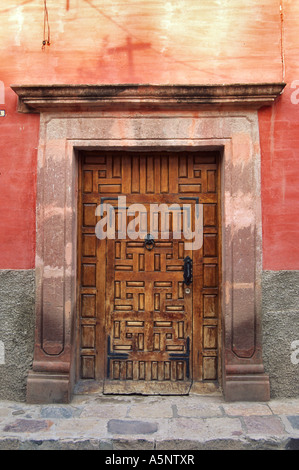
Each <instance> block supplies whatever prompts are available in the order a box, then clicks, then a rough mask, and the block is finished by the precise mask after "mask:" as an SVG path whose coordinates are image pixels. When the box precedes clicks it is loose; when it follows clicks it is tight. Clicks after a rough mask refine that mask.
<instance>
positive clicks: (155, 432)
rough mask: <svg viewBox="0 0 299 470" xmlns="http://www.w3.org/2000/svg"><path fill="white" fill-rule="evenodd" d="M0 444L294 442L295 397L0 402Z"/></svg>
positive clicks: (110, 446)
mask: <svg viewBox="0 0 299 470" xmlns="http://www.w3.org/2000/svg"><path fill="white" fill-rule="evenodd" d="M0 449H5V450H12V449H20V450H23V449H24V450H31V449H39V450H43V449H44V450H46V449H50V450H55V449H59V450H64V449H69V450H72V449H76V450H80V449H86V450H89V449H100V450H117V449H119V450H121V449H122V450H135V449H136V450H137V449H140V450H147V449H148V450H152V449H156V450H179V449H180V450H201V449H205V450H211V449H217V450H218V449H219V450H220V449H227V450H230V449H233V450H237V449H242V450H243V449H244V450H246V449H250V450H252V449H256V450H259V449H267V450H268V449H282V450H283V449H294V450H297V449H299V399H289V400H287V399H285V400H272V401H270V402H267V403H245V402H237V403H227V402H225V401H224V399H223V398H222V397H220V396H199V395H191V396H185V397H182V396H177V397H175V396H169V397H165V396H164V397H158V396H112V395H111V396H103V395H98V396H97V395H89V396H87V395H77V396H75V397H74V399H73V400H72V402H71V403H70V404H69V405H28V404H25V403H18V402H8V401H3V402H0Z"/></svg>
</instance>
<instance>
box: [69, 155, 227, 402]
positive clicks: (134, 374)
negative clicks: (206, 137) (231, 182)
mask: <svg viewBox="0 0 299 470" xmlns="http://www.w3.org/2000/svg"><path fill="white" fill-rule="evenodd" d="M80 166H81V168H80V178H79V183H80V211H79V255H78V271H79V279H78V283H79V298H78V300H79V302H78V304H79V322H80V325H79V327H80V348H79V349H80V376H81V378H82V379H95V380H100V381H104V384H105V385H104V387H106V390H108V391H109V390H110V388H109V387H112V388H111V390H113V391H116V393H117V391H118V390H119V391H120V392H121V393H123V392H124V393H126V392H129V393H134V391H136V392H138V391H139V390H142V391H148V392H149V393H151V390H155V391H156V393H172V392H173V393H184V390H186V387H188V386H190V383H191V382H192V381H197V382H210V381H216V380H217V379H218V352H219V347H218V343H219V341H218V337H219V317H220V312H219V200H218V198H219V194H220V191H219V174H218V153H217V152H120V151H114V152H111V151H109V152H108V151H107V152H105V151H93V152H90V151H89V152H82V153H81V159H80ZM119 196H122V197H124V196H125V198H126V199H125V201H126V207H125V209H126V210H125V211H123V210H122V211H120V209H119V206H118V201H119V200H118V199H117V198H118V197H119ZM103 201H105V202H106V203H107V204H109V205H110V206H112V207H113V214H114V217H115V219H114V229H115V231H114V238H107V237H106V238H104V239H99V238H98V237H97V232H96V226H97V223H98V222H99V221H101V219H102V217H103V214H102V213H101V214H99V212H97V207H98V206H99V205H100V204H101V203H102V202H103ZM132 204H142V207H144V208H145V212H144V213H139V218H138V220H137V219H136V218H135V216H134V215H133V214H130V213H129V211H128V209H129V207H132ZM153 204H158V205H159V204H167V205H168V206H171V205H176V206H175V207H176V208H177V213H176V214H175V213H174V212H171V213H170V215H169V220H168V224H169V225H168V227H167V228H168V232H167V235H168V236H167V237H165V233H164V231H163V230H164V229H163V227H164V226H163V220H162V217H163V216H162V214H160V213H159V212H157V213H155V212H154V211H153V212H152V214H150V211H151V207H153V206H152V205H153ZM186 204H188V207H189V208H190V210H189V212H188V217H189V219H188V223H189V226H190V229H191V230H194V224H195V221H196V215H195V214H196V210H197V209H196V204H200V205H202V225H203V227H202V232H203V235H202V243H201V245H200V247H199V248H198V249H196V250H192V249H190V247H188V244H187V242H188V241H190V240H189V238H188V235H186V233H185V232H184V233H181V235H182V236H181V237H180V238H179V239H178V238H177V237H176V236H175V235H174V233H175V228H176V227H175V224H176V223H177V221H178V220H179V221H181V222H182V224H183V223H184V217H185V213H184V210H183V209H184V207H185V205H186ZM122 209H124V208H122ZM105 216H106V219H107V220H108V219H109V214H108V212H107V213H105ZM136 221H137V222H136ZM134 222H135V229H136V231H137V232H138V237H137V238H136V239H132V237H131V236H129V235H128V233H125V236H124V235H123V233H121V236H120V232H119V229H120V227H124V226H125V227H129V226H130V225H129V224H131V227H132V223H134ZM153 227H154V243H153V246H151V244H149V245H147V244H146V243H145V238H146V236H147V234H149V233H151V229H152V228H153ZM189 245H190V244H189ZM187 256H189V257H190V258H191V259H192V261H193V270H192V283H191V284H190V285H188V286H187V285H186V284H185V283H184V260H185V258H186V257H187ZM153 384H154V388H153V389H152V388H151V385H153Z"/></svg>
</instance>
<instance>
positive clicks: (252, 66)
mask: <svg viewBox="0 0 299 470" xmlns="http://www.w3.org/2000/svg"><path fill="white" fill-rule="evenodd" d="M280 3H281V1H280V0H249V1H248V0H229V1H228V0H201V1H200V2H199V1H198V0H155V1H154V2H153V1H151V0H105V1H102V0H47V6H48V15H49V25H50V39H51V44H50V45H49V46H46V47H45V48H44V50H42V48H41V46H42V40H43V34H44V33H43V31H44V8H43V6H44V2H43V1H42V0H12V1H9V2H7V1H6V0H0V18H1V28H0V53H1V62H0V80H1V81H2V82H3V83H4V85H5V103H4V104H1V103H0V108H1V109H5V110H6V113H7V115H6V117H4V118H0V137H1V140H0V184H1V192H0V246H1V249H0V269H28V268H32V267H34V256H35V181H36V149H37V146H38V121H39V116H37V115H20V114H17V112H16V96H15V95H14V93H13V92H12V91H11V89H10V85H11V84H39V83H41V84H50V83H102V84H103V83H159V84H161V83H182V84H185V83H197V84H198V83H237V82H247V83H248V82H252V83H253V82H270V81H282V79H283V68H284V67H285V79H286V81H287V82H288V87H287V89H286V93H285V96H283V98H282V100H281V102H280V103H279V104H278V105H276V106H275V107H274V108H273V110H271V109H270V110H269V109H265V110H262V111H261V112H260V126H261V145H262V182H263V192H262V198H263V199H262V203H263V221H264V268H265V269H299V251H298V248H297V243H296V241H297V233H298V228H299V227H298V225H299V221H298V220H299V207H298V203H297V200H299V198H296V192H298V189H297V188H298V185H297V184H296V175H297V174H298V170H299V168H298V165H299V163H298V161H299V159H297V165H296V156H297V155H298V150H299V142H298V137H297V135H298V133H297V134H296V126H297V130H298V124H297V117H296V116H298V110H299V104H298V105H297V107H296V105H294V104H292V103H291V102H290V96H291V92H294V90H293V89H291V88H290V84H291V82H292V81H293V80H296V79H297V78H298V80H299V70H298V65H295V62H296V60H297V62H298V59H296V56H297V58H298V41H297V33H296V31H297V32H298V26H299V25H298V18H299V11H298V4H297V5H296V3H298V2H296V0H284V2H283V9H282V11H281V10H280ZM282 13H283V15H282ZM282 17H283V18H282ZM282 19H283V22H282ZM282 26H283V27H284V28H283V30H282ZM282 31H284V35H283V37H282ZM282 39H283V43H284V44H283V45H284V49H283V50H282V49H281V43H282V42H281V41H282ZM283 59H284V64H283ZM283 65H284V67H283ZM0 85H1V83H0ZM298 87H299V84H298ZM0 97H1V89H0ZM298 97H299V93H298ZM296 199H297V200H296ZM296 223H297V227H296ZM296 250H297V256H296Z"/></svg>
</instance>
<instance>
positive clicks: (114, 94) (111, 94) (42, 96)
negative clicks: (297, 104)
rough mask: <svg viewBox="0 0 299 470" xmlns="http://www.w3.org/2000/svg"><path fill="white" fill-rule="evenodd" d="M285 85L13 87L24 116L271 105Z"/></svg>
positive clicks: (19, 108)
mask: <svg viewBox="0 0 299 470" xmlns="http://www.w3.org/2000/svg"><path fill="white" fill-rule="evenodd" d="M284 87H285V83H279V82H278V83H243V84H242V83H238V84H215V85H209V84H208V85H140V84H136V85H133V84H121V85H118V84H117V85H88V84H86V85H58V84H56V85H12V86H11V88H12V89H13V90H14V92H15V93H16V94H17V95H18V111H19V112H21V113H32V112H36V113H39V112H45V111H58V110H59V111H82V112H83V111H96V110H102V109H111V108H119V109H142V108H145V109H146V108H149V109H151V110H153V109H155V108H156V109H161V108H162V109H163V108H166V109H182V108H184V107H186V108H187V109H189V110H190V108H193V109H194V108H195V109H206V108H210V107H213V108H215V107H220V108H221V109H222V108H223V107H227V106H228V107H231V106H240V105H241V106H242V107H244V106H245V107H251V108H255V109H258V108H260V107H262V106H268V105H271V104H272V103H273V102H274V101H275V100H276V98H278V96H279V95H280V94H281V93H282V92H283V89H284Z"/></svg>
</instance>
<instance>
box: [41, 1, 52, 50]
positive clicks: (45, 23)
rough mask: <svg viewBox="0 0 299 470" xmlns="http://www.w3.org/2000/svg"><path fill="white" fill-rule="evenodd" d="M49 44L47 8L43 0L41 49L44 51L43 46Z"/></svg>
mask: <svg viewBox="0 0 299 470" xmlns="http://www.w3.org/2000/svg"><path fill="white" fill-rule="evenodd" d="M50 44H51V42H50V25H49V15H48V8H47V0H44V38H43V43H42V49H45V46H49V45H50Z"/></svg>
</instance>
